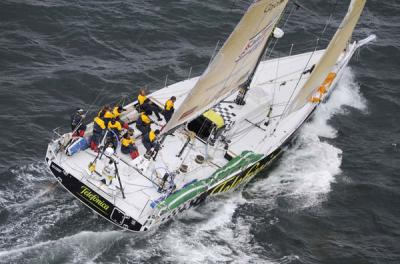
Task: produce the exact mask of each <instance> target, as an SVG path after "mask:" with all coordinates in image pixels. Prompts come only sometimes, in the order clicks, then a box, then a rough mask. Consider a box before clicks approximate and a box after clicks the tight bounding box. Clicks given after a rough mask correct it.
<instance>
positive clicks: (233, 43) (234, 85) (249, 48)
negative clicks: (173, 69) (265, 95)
mask: <svg viewBox="0 0 400 264" xmlns="http://www.w3.org/2000/svg"><path fill="white" fill-rule="evenodd" d="M287 2H288V0H255V1H254V2H253V4H251V6H250V7H249V9H248V10H247V12H246V13H245V14H244V16H243V17H242V19H241V21H240V22H239V24H238V25H237V26H236V28H235V30H234V31H233V32H232V34H231V35H230V36H229V38H228V40H227V41H226V42H225V44H224V46H223V47H222V48H221V49H220V51H219V52H218V54H217V55H216V56H215V58H214V59H213V61H212V63H211V64H210V65H209V67H208V68H207V69H206V71H205V72H204V73H203V75H202V76H201V78H200V79H199V81H198V82H197V84H196V85H195V87H194V88H193V89H192V90H191V92H190V93H189V95H188V96H187V97H186V99H185V100H184V102H183V103H182V105H181V106H180V107H179V108H178V109H177V111H175V113H174V115H173V116H172V118H171V120H170V121H169V122H168V124H167V125H166V127H165V128H164V132H167V131H169V130H170V129H172V128H175V127H177V126H179V125H180V124H183V123H185V122H187V121H190V120H192V119H194V118H195V117H197V116H199V115H200V114H201V113H203V112H204V111H206V110H207V109H209V108H210V107H212V106H214V105H215V104H217V103H218V102H219V101H221V100H222V99H223V98H225V97H227V96H228V95H230V94H232V93H233V92H235V91H236V90H237V89H238V88H239V86H240V85H241V84H243V83H245V82H246V81H247V80H248V79H249V76H250V75H251V73H252V72H253V70H254V68H255V67H256V66H257V62H258V60H259V58H260V56H262V54H261V53H262V52H263V50H264V47H265V45H266V43H267V41H268V38H269V36H270V35H271V33H272V31H273V29H274V27H275V25H276V23H277V22H278V20H279V18H280V16H281V15H282V12H283V10H284V8H285V6H286V4H287Z"/></svg>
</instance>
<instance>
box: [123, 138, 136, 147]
mask: <svg viewBox="0 0 400 264" xmlns="http://www.w3.org/2000/svg"><path fill="white" fill-rule="evenodd" d="M133 143H135V140H133V139H132V138H131V137H129V138H123V139H122V140H121V144H122V146H124V147H129V145H131V144H133Z"/></svg>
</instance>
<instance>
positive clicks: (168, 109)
mask: <svg viewBox="0 0 400 264" xmlns="http://www.w3.org/2000/svg"><path fill="white" fill-rule="evenodd" d="M175 102H176V97H175V96H172V97H171V98H170V99H168V100H167V101H166V102H165V104H164V110H163V112H162V113H163V115H164V118H165V121H166V122H167V123H168V121H169V120H170V119H171V117H172V114H173V113H174V111H175V108H174V104H175Z"/></svg>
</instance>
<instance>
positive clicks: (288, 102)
mask: <svg viewBox="0 0 400 264" xmlns="http://www.w3.org/2000/svg"><path fill="white" fill-rule="evenodd" d="M318 42H319V39H317V43H316V45H315V49H314V51H313V52H312V53H311V55H310V57H309V58H308V61H307V64H306V66H305V67H304V70H303V72H304V71H305V70H306V69H307V67H308V65H309V63H310V61H311V59H312V57H313V56H314V54H315V52H316V51H317V48H318ZM302 76H303V73H301V74H300V77H299V80H298V81H297V84H296V86H295V87H294V89H293V90H292V93H291V95H290V97H289V100H288V101H287V103H286V105H285V108H284V109H283V112H282V116H281V117H280V118H279V120H278V122H277V123H276V126H275V129H274V130H273V132H272V134H273V133H274V132H275V130H276V128H277V127H278V125H279V123H280V122H281V121H282V118H283V117H284V116H285V114H286V111H287V107H288V106H289V104H290V102H291V100H292V97H293V95H294V93H295V92H296V90H297V87H298V86H299V84H300V81H301V80H302ZM272 134H271V135H272Z"/></svg>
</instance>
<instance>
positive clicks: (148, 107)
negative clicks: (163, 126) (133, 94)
mask: <svg viewBox="0 0 400 264" xmlns="http://www.w3.org/2000/svg"><path fill="white" fill-rule="evenodd" d="M137 100H138V103H139V109H138V110H139V112H146V111H150V112H151V114H152V113H154V114H155V115H156V116H157V120H158V121H162V119H161V117H160V109H159V108H158V106H156V105H155V104H153V103H152V102H151V101H150V99H149V98H147V96H146V90H145V89H144V88H142V89H140V91H139V95H138V97H137ZM151 114H150V115H151Z"/></svg>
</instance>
